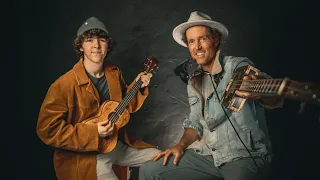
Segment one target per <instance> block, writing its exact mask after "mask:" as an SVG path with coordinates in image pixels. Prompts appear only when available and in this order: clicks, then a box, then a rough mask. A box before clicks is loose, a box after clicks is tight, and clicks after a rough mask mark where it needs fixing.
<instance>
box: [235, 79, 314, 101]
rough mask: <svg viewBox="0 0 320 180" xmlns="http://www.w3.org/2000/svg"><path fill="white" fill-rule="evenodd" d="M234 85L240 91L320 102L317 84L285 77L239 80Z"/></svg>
mask: <svg viewBox="0 0 320 180" xmlns="http://www.w3.org/2000/svg"><path fill="white" fill-rule="evenodd" d="M233 84H234V85H233V86H234V88H236V89H239V90H240V91H246V92H250V93H252V94H262V95H264V96H282V97H285V98H289V99H293V100H300V101H304V102H309V103H316V104H320V88H319V87H317V86H316V85H315V84H311V83H304V82H298V81H293V80H290V79H289V78H283V79H259V80H237V81H234V82H233Z"/></svg>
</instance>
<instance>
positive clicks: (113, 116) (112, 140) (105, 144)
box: [83, 56, 159, 153]
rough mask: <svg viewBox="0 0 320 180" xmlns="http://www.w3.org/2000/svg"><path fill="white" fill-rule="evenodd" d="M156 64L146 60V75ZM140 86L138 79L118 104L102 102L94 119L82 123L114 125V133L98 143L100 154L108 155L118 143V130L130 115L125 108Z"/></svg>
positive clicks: (154, 68)
mask: <svg viewBox="0 0 320 180" xmlns="http://www.w3.org/2000/svg"><path fill="white" fill-rule="evenodd" d="M158 64H159V63H158V61H157V59H155V58H154V57H152V56H151V57H149V58H147V61H146V63H144V71H145V72H146V73H154V72H155V70H157V69H158V68H159V66H158ZM142 84H143V82H142V81H141V79H139V80H138V81H137V82H136V83H135V84H134V86H133V87H132V88H131V89H130V91H129V92H128V93H127V94H126V96H125V97H124V98H123V99H122V100H121V102H120V103H119V102H116V101H111V100H107V101H104V102H103V103H102V104H101V106H100V108H99V111H98V113H97V114H96V115H95V116H94V117H92V118H90V119H89V120H86V121H84V122H83V123H85V124H97V123H98V122H102V121H105V120H109V121H111V122H112V123H115V126H114V128H115V132H114V133H113V134H112V135H111V136H108V137H105V138H104V141H101V142H100V143H101V144H100V147H99V148H100V152H101V153H108V152H110V151H112V150H113V149H114V148H115V146H116V144H117V142H118V132H119V129H120V128H121V127H123V126H125V125H126V124H127V123H128V122H129V119H130V113H129V111H128V110H127V109H126V108H127V106H128V105H129V103H130V101H131V100H132V98H133V97H134V96H135V94H136V93H137V92H138V91H139V89H140V87H141V85H142Z"/></svg>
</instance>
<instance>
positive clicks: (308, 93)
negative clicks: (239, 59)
mask: <svg viewBox="0 0 320 180" xmlns="http://www.w3.org/2000/svg"><path fill="white" fill-rule="evenodd" d="M250 74H253V75H258V74H259V70H258V69H257V68H254V67H252V66H250V65H248V66H243V67H240V68H238V69H237V71H236V72H235V74H234V75H233V77H232V78H231V80H230V82H229V83H228V85H227V88H226V90H225V92H224V94H223V95H222V98H221V104H222V105H223V106H225V107H227V108H229V109H231V110H232V111H235V112H240V110H241V108H242V107H243V105H244V103H245V101H246V99H244V98H242V97H239V96H237V95H236V94H235V91H236V90H239V91H245V92H249V93H252V94H260V95H263V96H282V97H283V98H287V99H291V100H298V101H302V102H303V103H310V104H318V105H319V104H320V86H319V85H316V84H313V83H307V82H301V81H294V80H291V79H289V78H287V77H286V78H282V79H257V80H243V77H244V76H246V75H250Z"/></svg>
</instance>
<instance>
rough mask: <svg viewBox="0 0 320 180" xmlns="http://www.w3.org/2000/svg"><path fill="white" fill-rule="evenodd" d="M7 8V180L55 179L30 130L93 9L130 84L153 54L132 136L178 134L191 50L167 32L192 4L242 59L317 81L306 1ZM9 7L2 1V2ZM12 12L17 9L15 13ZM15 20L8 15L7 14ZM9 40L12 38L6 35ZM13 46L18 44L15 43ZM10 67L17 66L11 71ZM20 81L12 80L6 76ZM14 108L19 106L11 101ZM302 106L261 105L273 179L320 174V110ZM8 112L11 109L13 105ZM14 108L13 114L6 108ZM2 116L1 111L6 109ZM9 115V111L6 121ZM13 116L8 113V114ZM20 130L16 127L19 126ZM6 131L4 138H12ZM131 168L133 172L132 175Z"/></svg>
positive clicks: (169, 138) (175, 0)
mask: <svg viewBox="0 0 320 180" xmlns="http://www.w3.org/2000/svg"><path fill="white" fill-rule="evenodd" d="M13 3H14V4H13V5H14V7H15V10H14V11H10V13H7V14H6V16H5V17H9V18H4V20H3V23H4V24H5V26H4V27H5V28H4V30H5V33H3V37H4V38H5V39H6V40H7V38H8V40H7V41H6V42H8V43H6V44H5V46H6V47H7V48H8V50H7V51H6V52H7V53H8V54H9V57H10V58H11V59H15V61H14V63H17V64H15V65H14V66H13V65H12V64H11V61H10V62H8V61H4V63H3V65H4V66H3V67H5V68H4V69H5V70H7V71H8V72H7V71H4V72H7V73H4V75H5V76H4V77H5V79H6V81H5V82H7V81H8V83H9V86H6V88H5V89H8V90H9V91H11V90H10V89H11V88H12V87H15V88H14V90H16V91H13V90H12V91H11V92H16V93H15V94H13V97H17V98H18V99H17V100H16V101H14V102H13V101H12V99H11V97H12V96H7V97H6V98H5V102H6V104H5V105H6V107H9V108H8V111H7V114H10V116H9V117H10V121H9V120H6V118H5V120H4V121H5V122H9V123H10V126H9V125H7V126H5V128H4V130H3V132H5V133H6V135H5V137H10V138H4V139H5V140H7V141H8V142H9V145H8V146H7V148H5V149H6V150H7V151H6V154H5V156H6V157H5V158H8V159H9V161H10V162H11V163H12V165H11V164H10V166H9V165H8V167H7V169H8V170H13V173H11V176H13V178H17V179H18V178H30V179H48V180H49V179H55V174H54V170H53V164H52V149H51V148H50V147H48V146H46V145H45V144H43V143H42V142H41V141H40V140H39V139H38V137H37V136H36V130H35V127H36V123H37V116H38V112H39V108H40V106H41V103H42V100H43V98H44V96H45V94H46V91H47V89H48V87H49V86H50V84H51V83H53V82H54V80H55V79H57V78H58V77H59V76H61V75H62V74H63V73H65V72H66V71H68V70H69V69H71V68H72V66H73V65H74V64H75V63H76V62H77V61H78V59H77V58H76V56H75V53H74V51H73V47H72V42H73V39H74V38H75V36H76V31H77V29H78V28H79V26H80V25H81V24H82V23H83V22H84V21H85V19H87V18H89V17H90V16H96V17H98V18H99V19H101V20H102V21H104V22H105V24H106V26H107V28H108V29H109V32H110V34H111V36H112V37H113V38H114V39H115V41H116V42H117V46H116V48H115V50H114V52H112V54H110V56H109V57H108V59H110V60H111V61H112V62H114V63H115V64H117V65H118V66H120V67H121V69H122V70H123V75H124V78H125V79H126V81H127V83H130V82H131V81H132V80H133V79H134V78H135V76H136V74H137V73H138V72H140V71H141V70H142V68H143V62H144V61H145V60H146V58H147V57H148V56H150V55H152V56H155V57H156V58H157V59H158V60H159V61H160V69H159V70H158V71H157V73H156V74H155V75H154V77H153V78H152V82H151V84H150V96H149V97H148V98H147V100H146V102H145V104H144V105H143V107H142V108H141V110H139V111H138V112H137V113H135V114H133V115H132V116H131V121H130V123H129V125H128V131H129V133H130V134H131V135H134V136H137V137H139V138H142V139H143V140H145V141H147V142H149V143H151V144H154V145H158V146H159V147H160V148H161V149H165V148H167V147H170V146H172V145H174V144H175V143H176V142H177V141H178V140H179V138H180V137H181V135H182V130H183V129H182V126H181V123H182V121H183V119H184V118H185V117H186V116H188V113H189V108H188V101H187V93H186V85H185V84H184V83H183V82H182V81H181V80H180V78H179V77H177V76H175V74H174V73H173V70H174V68H175V67H176V66H177V65H178V64H179V63H181V62H182V61H184V60H186V59H187V58H188V57H189V54H188V51H187V49H186V48H184V47H182V46H179V45H178V44H177V43H176V42H175V41H174V40H173V38H172V35H171V33H172V30H173V28H174V27H175V26H176V25H178V24H180V23H182V22H184V21H186V20H187V19H188V17H189V15H190V12H192V11H195V10H198V11H202V12H205V13H207V14H209V15H210V16H211V17H212V18H213V19H214V20H217V21H220V22H222V23H224V24H225V25H226V26H227V27H228V29H229V31H230V36H229V39H228V42H227V43H226V44H225V45H224V46H223V47H222V48H223V50H224V52H225V53H227V54H228V55H233V56H247V57H249V58H250V59H251V60H252V61H254V62H255V63H256V65H257V67H258V68H259V69H261V70H263V71H265V72H268V73H269V74H270V75H271V76H273V77H284V76H288V77H291V78H293V79H297V80H305V81H311V82H317V83H318V82H319V79H318V77H319V75H318V74H317V72H318V71H317V70H318V67H317V66H316V63H317V61H318V59H317V57H318V55H317V54H316V53H317V52H318V51H317V44H315V45H313V43H315V42H317V39H318V36H317V30H316V29H314V28H315V27H316V25H317V24H316V23H317V22H318V17H319V16H318V13H317V11H315V10H316V9H317V6H315V4H313V3H310V2H302V0H292V1H288V0H284V1H274V0H271V1H254V0H243V1H237V0H224V1H218V0H202V1H195V0H194V1H190V0H163V1H156V0H133V1H129V0H128V1H126V0H117V1H109V0H104V1H103V0H100V1H81V2H80V1H75V0H69V1H64V2H62V1H48V2H44V1H21V2H13ZM4 9H5V7H4ZM13 12H14V13H13ZM11 19H12V20H11ZM12 40H13V41H12ZM13 47H14V48H13ZM13 70H19V72H18V73H15V72H14V71H13ZM12 74H14V75H18V78H17V79H16V78H9V77H11V76H10V75H12ZM13 107H19V108H18V110H17V108H13ZM298 109H299V103H298V102H295V101H286V102H285V107H284V108H283V109H280V110H272V111H268V112H267V118H268V126H269V134H270V136H271V140H272V141H273V145H274V153H275V157H276V158H275V160H274V162H273V172H272V179H294V178H302V179H306V178H307V177H308V176H312V175H316V171H315V170H316V167H319V166H318V165H316V164H315V165H310V164H311V163H313V162H316V163H317V162H318V161H317V160H318V159H319V155H318V152H319V137H320V136H319V130H320V127H319V124H320V123H319V113H318V111H319V108H316V107H314V106H307V110H306V111H305V112H304V113H303V114H301V115H299V114H298V113H297V112H298ZM9 110H10V111H9ZM9 112H10V113H9ZM5 117H6V116H5ZM12 117H14V118H12ZM11 119H14V120H11ZM17 129H18V130H17ZM8 134H9V135H8ZM136 172H137V169H134V170H133V177H132V179H136Z"/></svg>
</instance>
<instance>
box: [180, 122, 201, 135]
mask: <svg viewBox="0 0 320 180" xmlns="http://www.w3.org/2000/svg"><path fill="white" fill-rule="evenodd" d="M183 127H184V128H192V129H194V130H196V131H198V132H199V133H200V136H202V135H203V127H202V125H201V124H200V122H195V121H192V120H190V119H186V120H184V121H183Z"/></svg>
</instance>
